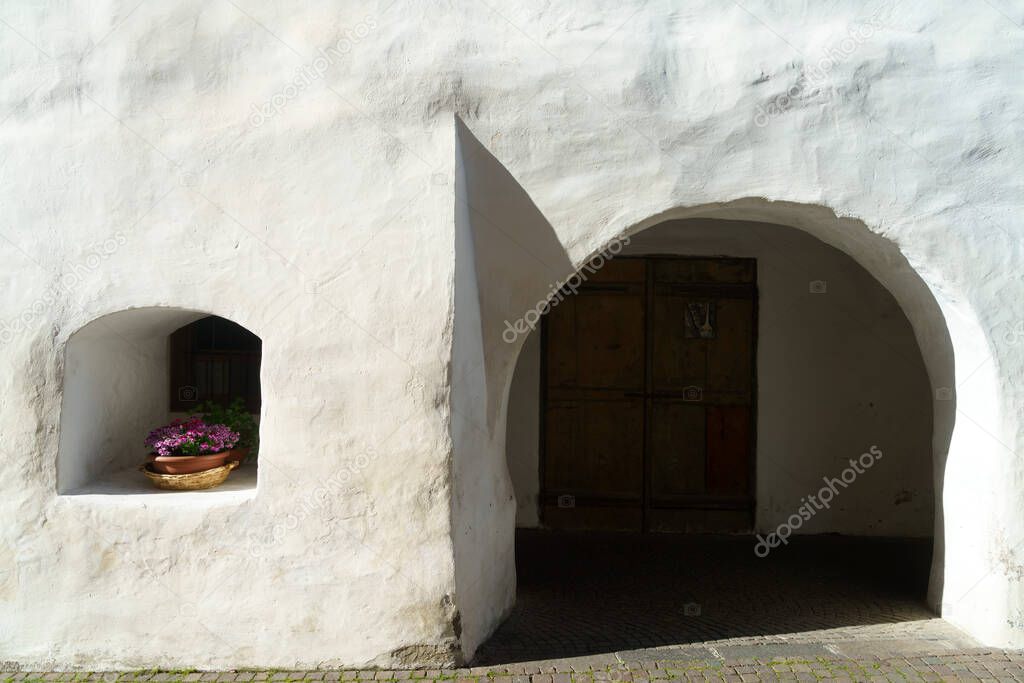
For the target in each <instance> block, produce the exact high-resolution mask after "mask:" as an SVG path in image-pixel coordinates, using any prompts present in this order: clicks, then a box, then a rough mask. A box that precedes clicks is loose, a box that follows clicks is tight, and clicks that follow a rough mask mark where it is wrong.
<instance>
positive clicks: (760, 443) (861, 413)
mask: <svg viewBox="0 0 1024 683" xmlns="http://www.w3.org/2000/svg"><path fill="white" fill-rule="evenodd" d="M657 254H677V255H689V256H721V255H728V256H742V257H749V258H755V259H757V266H758V304H759V313H758V334H757V363H758V366H757V367H758V381H757V463H756V477H757V487H756V497H757V507H756V510H755V525H756V529H757V530H758V531H759V532H761V533H769V532H771V531H774V530H775V529H776V528H777V527H778V526H779V525H780V524H784V523H786V521H787V520H788V518H789V517H790V516H791V515H793V514H797V511H798V509H799V508H800V507H801V506H802V505H803V504H804V503H805V502H806V501H802V500H801V498H804V497H806V496H810V495H814V494H816V493H818V491H819V490H820V489H821V488H822V486H824V485H825V484H824V482H823V481H822V478H823V477H829V478H830V479H831V478H833V477H838V476H839V475H840V473H841V472H842V471H843V470H844V469H846V468H848V467H849V460H850V458H857V457H859V456H860V455H861V454H862V453H864V452H865V451H867V450H868V449H869V448H870V447H871V446H877V447H878V448H879V449H880V450H881V451H882V453H883V457H882V458H881V459H879V460H878V461H877V462H876V463H875V464H874V465H873V466H872V467H871V468H870V469H868V470H866V471H865V472H864V474H863V475H861V477H860V478H858V479H857V481H856V482H855V483H854V484H852V485H850V486H849V487H848V488H843V489H840V493H839V495H837V496H836V499H835V501H833V502H831V504H830V507H829V508H828V509H825V510H820V511H816V513H815V514H814V516H813V517H811V518H810V519H809V520H807V521H806V522H802V526H801V527H800V528H799V529H798V530H797V531H796V532H795V533H829V532H835V533H843V534H854V535H861V534H862V535H881V536H930V535H931V534H932V533H933V514H934V498H933V495H932V487H933V482H932V445H931V442H932V431H933V430H932V413H931V405H932V399H931V388H930V385H929V382H928V375H927V373H926V370H925V367H924V363H923V361H922V360H921V353H920V351H919V350H918V347H917V341H916V340H915V338H914V332H913V330H912V329H911V327H910V324H909V323H908V322H907V319H906V317H905V316H904V315H903V312H902V311H901V310H900V308H899V306H898V304H897V303H896V301H895V299H893V297H892V295H891V294H889V292H887V291H886V290H885V289H884V288H883V287H882V286H881V285H880V284H878V282H877V281H875V280H874V279H873V278H872V277H871V276H870V275H868V273H867V272H866V271H865V270H864V269H863V268H861V267H860V266H859V265H857V263H856V262H854V261H853V259H851V258H850V257H849V256H847V255H846V254H844V253H842V252H840V251H838V250H836V249H834V248H832V247H829V246H828V245H826V244H824V243H823V242H821V241H819V240H817V239H815V238H813V237H810V236H809V235H807V234H806V233H804V232H801V231H798V230H794V229H793V228H787V227H783V226H777V225H769V224H765V223H741V222H734V221H722V220H717V221H716V220H691V221H677V222H669V223H664V224H661V225H657V226H654V227H652V228H648V229H647V230H645V231H643V232H641V233H639V234H637V235H634V236H633V237H632V238H631V241H630V244H629V245H628V246H626V247H625V248H624V249H623V251H622V252H621V255H622V256H627V255H657ZM818 280H822V281H824V282H825V283H826V291H825V293H823V294H812V293H811V291H810V286H809V285H810V283H811V282H812V281H818ZM539 337H540V335H539V332H535V333H532V334H531V335H530V338H529V341H527V342H526V343H525V344H524V346H523V350H522V352H521V353H520V356H519V360H518V362H517V366H516V370H515V376H514V378H513V380H512V388H511V391H510V396H509V409H508V410H509V420H508V423H509V433H508V439H507V457H508V460H509V471H510V473H511V475H512V480H513V485H514V488H515V491H516V500H517V524H518V525H520V526H536V525H537V524H538V520H537V499H536V496H537V492H538V490H539V481H538V480H539V470H538V459H537V454H538V443H539V425H538V417H537V416H538V414H539V410H540V409H539V403H538V401H539V388H540V387H539V381H540V351H541V350H540V343H539Z"/></svg>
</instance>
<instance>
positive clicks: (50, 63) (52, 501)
mask: <svg viewBox="0 0 1024 683" xmlns="http://www.w3.org/2000/svg"><path fill="white" fill-rule="evenodd" d="M0 18H2V20H3V22H2V24H0V60H2V62H3V64H4V66H5V68H4V69H3V70H2V72H0V79H2V88H0V98H2V102H0V111H2V112H3V114H2V115H3V116H4V118H3V119H2V122H0V160H2V161H0V168H2V170H3V183H2V185H0V200H2V203H3V207H4V220H3V224H2V226H0V235H2V238H3V239H0V264H2V266H0V342H2V352H0V433H2V435H3V439H2V444H0V448H2V452H0V488H2V491H0V492H2V495H0V519H2V520H3V522H2V525H0V657H2V658H3V659H4V660H11V661H17V662H19V663H22V664H23V665H25V666H26V667H29V668H36V669H39V668H44V669H50V668H55V667H56V668H79V669H93V670H95V669H104V668H128V667H140V666H162V667H190V666H194V667H199V668H213V669H217V668H229V667H240V666H253V667H256V666H262V667H278V668H305V667H315V666H341V665H348V666H369V665H373V664H381V665H398V664H402V665H407V666H408V667H412V666H426V665H438V664H444V663H454V662H456V661H459V660H462V659H465V658H468V657H470V656H472V654H473V652H474V651H475V649H476V647H477V645H478V644H479V643H481V642H482V641H483V640H484V639H485V638H486V637H487V635H488V634H489V633H490V632H491V631H492V630H493V629H494V628H495V626H496V625H497V624H498V622H499V620H500V619H501V617H502V615H504V614H506V613H507V611H508V608H509V606H510V604H511V601H512V599H513V595H514V581H515V577H514V566H513V564H512V552H513V550H512V538H513V532H512V529H513V524H514V516H515V501H514V497H513V490H512V486H511V481H510V477H509V473H508V468H507V465H506V461H505V443H504V440H505V422H506V412H507V404H508V392H509V386H510V384H511V378H512V374H513V369H514V367H515V362H516V357H517V354H518V351H519V346H520V345H521V344H522V342H523V340H522V339H519V340H517V342H516V343H515V344H506V343H505V342H504V341H503V340H502V339H501V332H502V330H503V329H504V324H503V321H504V320H506V319H515V318H518V316H520V315H522V314H523V313H524V312H525V310H526V309H528V308H529V307H532V306H533V305H534V302H536V301H538V300H541V301H542V300H543V299H544V297H546V296H547V295H548V293H549V291H550V285H551V283H552V282H554V281H555V280H557V279H564V278H565V277H567V276H568V275H570V274H571V273H572V272H573V271H574V270H575V269H576V268H578V267H580V266H581V265H582V264H583V263H584V261H585V260H586V259H587V258H588V257H589V256H590V255H591V254H593V253H596V252H597V251H599V250H600V249H601V248H602V246H603V245H605V244H607V243H608V242H609V241H610V240H612V239H614V238H616V237H619V236H624V235H632V234H637V233H639V232H640V231H642V230H643V229H645V228H647V227H650V226H652V225H656V224H658V223H662V222H664V221H666V220H674V219H684V218H718V219H728V220H737V221H758V222H763V223H772V224H778V225H785V226H790V227H792V228H795V229H798V230H802V231H804V232H807V233H809V234H810V235H812V236H814V237H817V238H818V239H820V240H822V241H824V242H826V243H827V244H829V245H831V246H833V247H835V248H836V249H839V250H840V251H843V252H845V253H846V254H848V255H849V256H850V257H851V258H852V259H853V260H855V261H856V262H857V263H858V264H860V266H861V267H863V268H864V269H865V270H866V271H867V272H868V273H869V274H870V275H871V276H872V277H874V278H875V279H876V280H877V281H878V282H879V283H880V284H881V286H882V287H884V288H885V289H886V290H888V291H889V292H890V293H891V294H892V295H893V297H894V298H895V300H896V302H897V303H898V304H899V306H900V307H901V308H902V309H903V312H904V313H905V315H906V317H907V320H908V321H909V324H910V326H911V327H912V329H913V332H914V336H915V338H916V340H917V343H918V345H919V347H920V351H921V357H922V359H923V361H924V365H925V368H926V370H927V374H928V378H929V381H930V385H931V390H932V393H933V396H936V397H938V398H939V399H940V400H936V401H934V402H933V405H932V411H933V426H934V432H933V435H932V456H933V463H934V464H933V468H934V469H933V476H934V480H935V491H936V514H935V517H936V530H935V533H936V551H937V552H936V561H935V565H934V567H933V576H932V584H931V599H932V602H933V604H935V605H936V606H937V607H938V606H940V604H941V609H942V614H943V616H944V617H945V618H947V619H949V620H950V621H952V622H953V623H954V624H956V625H958V626H961V627H962V628H964V629H966V630H967V631H968V632H969V633H970V634H971V635H973V636H974V637H976V638H978V639H980V640H981V641H983V642H985V643H986V644H990V645H1015V646H1024V617H1022V608H1024V594H1022V586H1024V570H1022V564H1021V558H1020V548H1019V544H1020V543H1021V540H1022V538H1024V524H1022V518H1021V514H1020V511H1021V510H1022V509H1024V500H1022V493H1024V486H1022V482H1024V467H1022V463H1021V459H1020V457H1018V455H1017V453H1019V452H1020V450H1021V446H1022V443H1024V421H1022V418H1021V416H1022V415H1024V389H1022V388H1021V385H1020V383H1019V381H1017V378H1019V377H1020V376H1021V373H1022V370H1024V353H1022V352H1021V348H1022V347H1021V344H1020V341H1021V337H1022V334H1024V330H1022V329H1021V317H1022V316H1021V311H1020V305H1019V302H1020V301H1021V299H1022V295H1024V280H1022V277H1021V272H1022V269H1021V265H1022V263H1024V252H1022V249H1024V248H1022V245H1024V240H1022V239H1021V237H1022V235H1021V219H1020V216H1021V211H1020V208H1021V197H1022V182H1024V181H1022V179H1021V178H1022V177H1021V174H1020V172H1019V171H1020V168H1021V166H1022V161H1024V159H1022V156H1024V154H1022V149H1021V142H1020V134H1019V131H1020V125H1019V124H1020V121H1019V117H1020V114H1019V112H1020V111H1021V110H1022V107H1024V101H1022V100H1024V88H1022V87H1021V86H1022V75H1021V74H1022V71H1021V69H1020V62H1021V54H1022V47H1024V34H1022V33H1021V31H1020V28H1019V27H1020V25H1021V24H1022V23H1024V10H1022V9H1021V8H1020V7H1019V6H1018V5H1014V4H1012V3H1009V2H1004V1H1003V0H994V1H993V2H992V3H991V4H986V3H980V4H977V5H975V4H964V5H956V6H938V5H933V4H931V3H923V2H921V3H918V2H902V3H895V4H878V5H876V4H873V3H868V4H865V3H861V2H854V1H853V0H835V1H830V2H823V3H817V4H809V5H803V4H800V5H795V6H783V5H780V4H778V3H769V2H755V3H744V4H743V5H742V6H741V5H735V4H730V5H723V4H721V3H717V2H693V3H687V4H685V5H674V4H670V3H669V4H667V3H663V2H654V3H650V2H643V1H641V0H625V1H621V0H620V1H618V2H614V3H606V2H599V1H597V0H593V1H590V0H587V1H581V2H573V3H562V4H557V5H551V4H550V3H542V2H525V3H516V4H515V5H509V6H500V7H499V6H493V5H491V4H488V3H456V4H445V3H414V2H397V3H392V4H387V3H384V4H379V5H378V4H376V3H373V2H361V1H358V0H357V1H355V2H346V3H338V2H329V1H326V0H314V1H313V2H309V3H303V4H301V5H299V6H293V5H283V4H273V3H262V2H250V1H247V0H243V1H241V2H212V3H208V2H189V1H186V2H180V3H142V4H139V3H137V2H119V1H116V0H111V1H109V2H104V3H101V4H98V5H96V4H84V3H65V4H58V5H37V4H32V3H21V2H13V3H7V4H6V5H5V6H4V7H3V9H2V10H0ZM865 27H870V30H867V29H865ZM855 36H856V37H855ZM825 66H827V67H828V68H827V69H826V68H824V67H825ZM119 236H123V238H124V239H123V240H122V239H120V237H119ZM153 308H169V309H178V310H185V311H200V312H204V313H213V314H216V315H220V316H223V317H226V318H229V319H231V320H233V321H235V322H237V323H239V324H241V325H243V326H244V327H246V328H247V329H249V330H251V331H252V332H254V333H255V334H257V335H258V336H259V337H260V338H261V339H262V340H263V359H262V369H261V386H262V391H263V397H264V402H263V409H262V415H261V422H260V425H261V449H260V468H259V473H258V482H257V486H256V490H255V494H246V495H224V496H208V497H197V496H188V497H183V498H182V499H181V502H180V504H178V503H173V502H171V501H172V499H171V498H170V497H166V496H164V497H160V504H158V505H157V504H150V502H149V500H148V499H147V497H146V496H134V497H132V496H118V495H116V494H110V495H83V496H74V495H63V494H62V493H61V492H60V488H59V486H58V478H59V476H62V475H60V472H62V471H65V472H66V471H73V469H72V470H68V469H67V468H63V467H62V468H59V467H58V461H59V458H60V455H59V454H60V453H61V445H62V439H66V438H67V437H64V436H62V430H64V429H66V428H68V425H70V424H72V423H73V422H76V420H80V419H81V418H80V417H79V418H76V417H75V416H74V415H73V414H72V411H71V410H70V409H69V408H67V402H68V401H74V400H76V399H75V398H74V397H75V396H79V397H81V396H83V395H86V394H87V393H88V392H84V391H83V392H79V393H76V391H78V390H76V389H75V388H74V385H75V381H76V380H75V379H74V378H75V377H78V378H79V379H81V378H82V377H83V375H82V374H81V373H82V372H84V373H85V375H88V377H87V380H88V382H89V383H93V382H97V383H98V382H102V381H103V380H104V379H105V378H106V376H105V374H104V373H100V372H97V371H96V368H91V369H86V368H84V367H83V366H82V365H80V364H78V365H76V363H77V361H76V357H75V354H74V352H73V350H70V349H71V346H70V341H71V340H72V338H73V335H75V334H76V333H77V332H79V331H80V330H83V329H84V328H86V327H87V326H88V325H90V323H93V322H94V321H96V320H100V319H103V317H104V316H108V315H111V314H117V313H119V312H123V311H132V310H135V309H153ZM132 324H134V323H132ZM83 348H84V347H83ZM76 367H77V368H78V370H77V371H76V369H75V368H76ZM76 372H77V373H78V374H76ZM138 379H140V378H136V382H137V380H138ZM110 380H111V381H113V382H119V383H120V385H121V386H122V387H124V391H135V390H136V388H137V387H136V388H132V386H131V385H132V383H131V382H128V381H127V380H126V379H125V378H123V377H122V378H120V379H119V378H118V377H117V376H116V373H115V376H111V378H110ZM154 381H155V380H154ZM96 391H97V392H99V393H100V394H103V392H109V391H110V389H109V387H107V388H97V389H96ZM117 393H120V392H117ZM80 415H86V416H88V415H90V413H89V412H88V411H86V412H85V413H82V414H80ZM65 420H68V422H65ZM86 423H89V424H91V421H89V420H83V421H82V424H86ZM107 424H115V421H110V422H107ZM124 424H126V425H129V428H134V427H131V426H130V423H129V422H125V423H124ZM79 434H82V435H83V436H82V437H81V438H82V439H86V438H87V439H89V440H90V442H91V443H102V442H103V439H104V438H110V439H124V442H125V443H127V442H129V441H130V440H131V439H132V438H141V437H142V436H144V435H141V434H140V435H137V436H135V437H129V436H123V435H102V434H96V433H92V434H88V432H87V431H86V432H81V431H80V432H79ZM72 441H73V442H75V443H77V440H76V439H72ZM65 443H69V442H67V441H65ZM71 445H74V444H73V443H72V444H71ZM74 467H78V468H82V469H83V470H88V468H89V465H87V464H85V463H79V464H78V465H75V466H74ZM234 493H237V492H234Z"/></svg>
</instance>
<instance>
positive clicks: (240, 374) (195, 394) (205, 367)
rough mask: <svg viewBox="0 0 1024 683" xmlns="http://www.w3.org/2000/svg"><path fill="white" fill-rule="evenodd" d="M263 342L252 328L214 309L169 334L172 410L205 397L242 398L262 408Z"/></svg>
mask: <svg viewBox="0 0 1024 683" xmlns="http://www.w3.org/2000/svg"><path fill="white" fill-rule="evenodd" d="M261 352H262V342H261V341H260V338H259V337H257V336H256V335H255V334H253V333H252V332H249V331H248V330H246V329H245V328H244V327H242V326H241V325H237V324H235V323H233V322H231V321H230V320H225V319H224V318H219V317H217V316H215V315H211V316H207V317H205V318H201V319H199V320H197V321H195V322H193V323H191V324H189V325H186V326H184V327H182V328H180V329H178V330H177V331H175V332H174V333H172V334H171V397H170V398H171V410H172V411H175V412H189V411H191V410H193V409H195V408H196V407H197V406H198V405H199V404H200V403H202V402H203V401H213V402H215V403H219V404H221V405H227V404H228V403H230V402H231V401H232V400H233V399H235V398H241V399H243V400H244V401H245V405H246V408H247V409H248V410H249V412H252V413H258V412H259V410H260V355H261Z"/></svg>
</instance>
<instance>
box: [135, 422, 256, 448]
mask: <svg viewBox="0 0 1024 683" xmlns="http://www.w3.org/2000/svg"><path fill="white" fill-rule="evenodd" d="M238 438H239V437H238V434H237V433H236V432H233V431H231V430H230V429H229V428H228V427H227V426H226V425H222V424H206V423H205V422H203V420H202V419H201V418H200V417H198V416H196V415H192V416H191V417H189V418H188V419H187V420H175V421H173V422H171V424H169V425H164V426H163V427H157V428H156V429H154V430H153V431H151V432H150V433H149V436H147V437H146V442H145V443H146V446H148V447H149V448H150V449H151V450H152V452H153V453H156V454H157V455H209V454H211V453H221V452H223V451H227V450H231V448H233V447H234V445H235V444H236V443H238Z"/></svg>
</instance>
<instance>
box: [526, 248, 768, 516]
mask: <svg viewBox="0 0 1024 683" xmlns="http://www.w3.org/2000/svg"><path fill="white" fill-rule="evenodd" d="M755 316H756V271H755V262H754V261H753V260H752V259H706V258H622V259H617V260H615V261H610V262H608V263H607V264H606V265H605V266H604V268H602V269H601V270H600V271H598V272H597V273H595V274H593V275H591V276H590V277H589V279H588V280H587V281H586V282H585V283H584V285H583V286H582V287H581V288H579V290H578V293H577V294H575V295H571V296H567V297H566V298H565V299H564V300H562V301H561V303H559V304H558V305H557V306H555V307H554V308H553V309H552V310H551V312H550V313H549V314H548V316H546V320H545V325H544V344H543V346H544V381H543V392H544V400H543V409H542V410H543V415H542V419H543V425H544V429H543V436H542V453H543V457H542V465H541V470H542V471H541V482H542V486H541V489H542V490H541V500H542V514H543V519H544V523H545V524H546V525H548V526H551V527H556V528H600V529H632V530H639V529H650V530H661V531H739V530H747V529H749V528H750V527H751V524H752V509H753V475H752V473H753V426H754V420H753V418H754V412H753V409H754V400H753V397H754V360H755V358H754V335H755Z"/></svg>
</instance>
